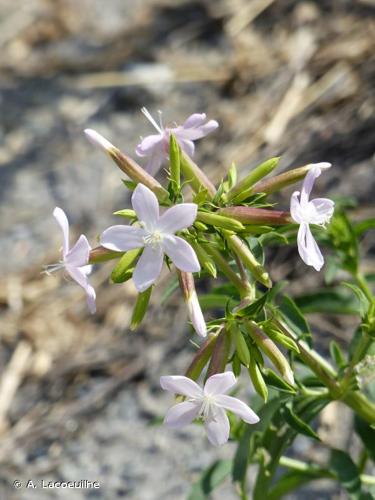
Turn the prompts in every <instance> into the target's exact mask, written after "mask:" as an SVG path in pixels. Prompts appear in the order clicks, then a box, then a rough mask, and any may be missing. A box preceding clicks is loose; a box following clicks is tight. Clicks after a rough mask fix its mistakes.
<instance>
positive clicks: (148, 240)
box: [143, 230, 163, 248]
mask: <svg viewBox="0 0 375 500" xmlns="http://www.w3.org/2000/svg"><path fill="white" fill-rule="evenodd" d="M162 240H163V235H162V234H161V232H160V231H158V230H155V231H153V232H152V233H149V234H147V235H146V236H144V237H143V241H144V243H145V245H149V246H151V247H152V248H156V247H158V246H159V245H160V243H161V242H162Z"/></svg>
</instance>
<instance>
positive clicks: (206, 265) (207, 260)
mask: <svg viewBox="0 0 375 500" xmlns="http://www.w3.org/2000/svg"><path fill="white" fill-rule="evenodd" d="M189 243H190V245H191V246H192V247H193V248H194V251H195V253H196V254H197V257H198V260H199V262H200V264H201V266H202V267H203V269H205V270H206V271H207V272H208V274H210V275H211V276H212V277H213V278H216V276H217V271H216V266H215V262H214V261H213V259H212V257H210V255H208V253H207V252H206V250H205V249H204V248H203V247H202V245H200V244H199V243H198V242H197V241H194V240H189Z"/></svg>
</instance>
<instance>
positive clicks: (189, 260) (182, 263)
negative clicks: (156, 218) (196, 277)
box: [162, 235, 201, 273]
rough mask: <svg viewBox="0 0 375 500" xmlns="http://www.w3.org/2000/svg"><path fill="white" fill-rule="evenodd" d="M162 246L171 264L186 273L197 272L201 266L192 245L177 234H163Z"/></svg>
mask: <svg viewBox="0 0 375 500" xmlns="http://www.w3.org/2000/svg"><path fill="white" fill-rule="evenodd" d="M162 246H163V250H164V252H165V253H166V254H167V255H168V257H169V258H170V259H171V261H172V262H173V264H174V265H175V266H176V267H177V268H178V269H180V270H181V271H185V272H186V273H197V272H199V271H200V269H201V266H200V264H199V261H198V258H197V256H196V254H195V252H194V250H193V249H192V247H191V246H190V245H189V243H187V242H186V241H185V240H184V239H182V238H180V237H179V236H172V235H164V237H163V241H162Z"/></svg>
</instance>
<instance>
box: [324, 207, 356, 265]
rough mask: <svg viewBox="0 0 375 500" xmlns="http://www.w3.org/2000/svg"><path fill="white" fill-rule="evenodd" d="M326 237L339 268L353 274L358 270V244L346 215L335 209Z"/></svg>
mask: <svg viewBox="0 0 375 500" xmlns="http://www.w3.org/2000/svg"><path fill="white" fill-rule="evenodd" d="M328 235H329V237H330V240H331V243H332V245H333V246H334V248H335V249H336V250H337V251H338V252H337V254H338V256H339V257H340V260H341V266H342V267H343V268H344V269H346V270H347V271H349V272H350V273H351V274H355V273H356V272H357V269H358V242H357V236H356V233H355V231H354V229H353V226H352V224H351V222H350V220H349V219H348V217H347V216H346V214H345V213H344V212H343V211H341V210H340V209H338V208H337V207H336V210H335V212H334V215H333V218H332V220H331V223H330V225H329V226H328Z"/></svg>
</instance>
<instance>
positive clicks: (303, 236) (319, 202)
mask: <svg viewBox="0 0 375 500" xmlns="http://www.w3.org/2000/svg"><path fill="white" fill-rule="evenodd" d="M330 166H331V164H330V163H316V164H313V165H311V169H310V170H309V172H308V173H307V175H306V177H305V179H304V181H303V184H302V191H301V193H300V192H299V191H295V192H294V193H293V194H292V197H291V200H290V214H291V216H292V218H293V220H294V221H295V222H297V224H299V225H300V227H299V229H298V236H297V242H298V252H299V254H300V256H301V259H302V260H303V262H305V264H307V265H308V266H313V268H314V269H316V271H320V269H321V268H322V266H323V264H324V258H323V255H322V253H321V251H320V250H319V247H318V245H317V243H316V241H315V239H314V237H313V235H312V233H311V230H310V227H309V224H317V225H320V226H324V225H325V224H327V223H328V222H329V220H330V219H331V217H332V215H333V211H334V202H333V201H332V200H329V199H328V198H315V200H309V196H310V193H311V190H312V188H313V186H314V182H315V179H316V178H317V177H319V176H320V174H321V173H322V169H327V168H330ZM298 197H299V198H298Z"/></svg>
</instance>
